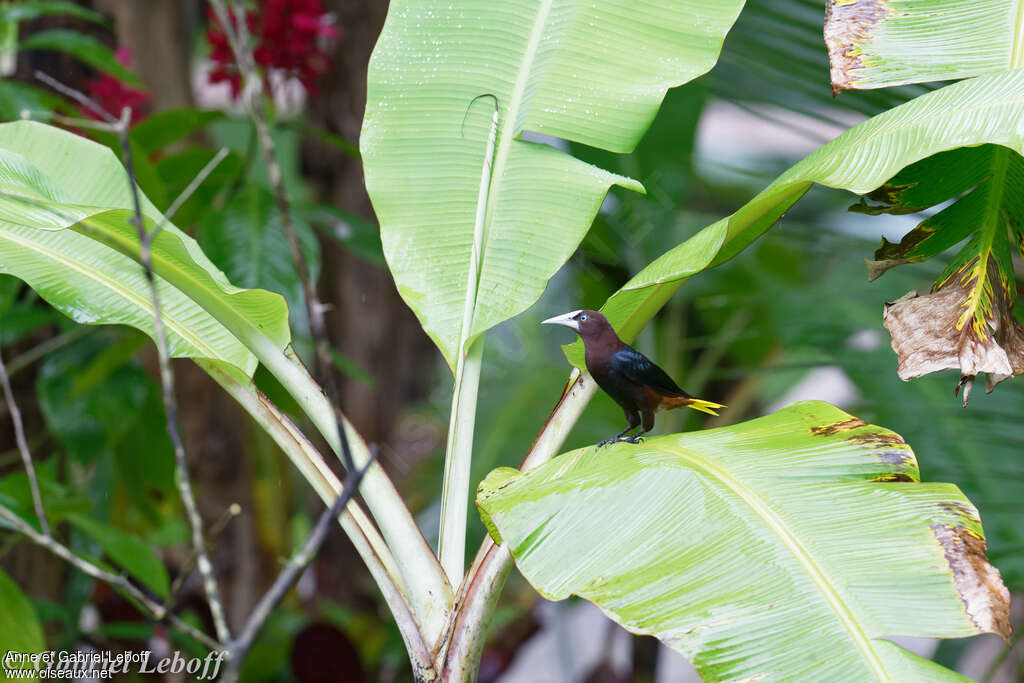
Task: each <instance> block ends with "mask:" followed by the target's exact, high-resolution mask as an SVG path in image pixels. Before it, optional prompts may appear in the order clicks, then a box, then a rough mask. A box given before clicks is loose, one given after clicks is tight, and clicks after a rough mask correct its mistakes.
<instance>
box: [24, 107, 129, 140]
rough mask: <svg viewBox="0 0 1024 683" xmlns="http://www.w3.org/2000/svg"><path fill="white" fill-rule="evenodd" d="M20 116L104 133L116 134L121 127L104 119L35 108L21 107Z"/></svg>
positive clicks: (118, 123) (117, 123)
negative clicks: (67, 114)
mask: <svg viewBox="0 0 1024 683" xmlns="http://www.w3.org/2000/svg"><path fill="white" fill-rule="evenodd" d="M21 118H23V119H32V120H36V121H43V122H50V121H53V122H55V123H60V124H63V125H65V126H73V127H74V128H88V129H90V130H98V131H102V132H104V133H113V134H115V135H116V134H117V131H119V130H120V129H121V123H120V122H116V123H107V122H106V121H97V120H95V119H83V118H81V117H78V116H64V115H63V114H57V113H55V112H52V111H39V110H36V109H22V110H21Z"/></svg>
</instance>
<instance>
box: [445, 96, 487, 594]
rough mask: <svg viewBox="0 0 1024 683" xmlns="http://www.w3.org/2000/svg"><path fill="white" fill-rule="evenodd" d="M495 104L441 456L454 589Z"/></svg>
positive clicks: (465, 494) (459, 566)
mask: <svg viewBox="0 0 1024 683" xmlns="http://www.w3.org/2000/svg"><path fill="white" fill-rule="evenodd" d="M498 115H499V111H498V105H497V103H495V105H494V114H493V115H492V116H491V130H490V133H488V135H487V146H486V147H485V148H484V163H483V165H482V166H481V167H480V187H479V190H478V192H477V200H476V217H475V219H474V221H473V246H472V248H471V249H470V255H469V271H468V272H467V274H466V301H465V305H464V307H463V311H462V328H461V331H460V333H459V335H460V336H459V357H458V364H457V366H456V368H455V387H454V389H453V390H452V409H451V413H450V415H449V421H448V445H447V447H446V448H445V456H444V486H443V489H442V492H441V531H440V538H439V539H438V544H437V545H438V557H439V559H440V561H441V567H442V568H443V569H444V572H445V574H446V575H447V576H448V583H450V584H451V585H452V586H458V585H459V584H460V583H461V582H462V572H463V571H464V570H465V562H466V515H467V509H468V506H469V501H468V499H469V486H470V482H469V472H470V466H471V464H472V458H473V431H474V427H475V425H476V403H477V401H476V399H477V392H478V390H479V387H480V366H481V363H482V362H483V356H484V334H483V333H480V334H479V335H478V336H476V338H472V339H471V338H470V330H471V329H473V313H474V311H475V310H476V298H477V291H478V289H479V287H480V266H481V263H480V261H481V259H482V258H483V250H484V244H486V241H487V223H486V215H487V198H488V196H489V195H490V192H491V173H492V166H493V163H494V146H495V142H496V140H497V136H498Z"/></svg>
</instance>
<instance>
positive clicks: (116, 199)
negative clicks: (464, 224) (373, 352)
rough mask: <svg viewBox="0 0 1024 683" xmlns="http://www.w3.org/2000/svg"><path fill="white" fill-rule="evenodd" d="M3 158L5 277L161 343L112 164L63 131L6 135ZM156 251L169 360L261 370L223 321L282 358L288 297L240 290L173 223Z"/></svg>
mask: <svg viewBox="0 0 1024 683" xmlns="http://www.w3.org/2000/svg"><path fill="white" fill-rule="evenodd" d="M0 158H2V159H3V160H4V163H3V164H2V165H0V244H2V245H3V253H4V259H3V261H0V272H5V273H10V274H13V275H16V276H17V277H19V278H21V279H23V280H25V281H26V282H27V283H28V284H29V285H30V286H32V287H33V288H34V289H35V290H36V291H37V292H38V293H39V294H40V296H42V297H43V298H44V299H46V300H47V301H48V302H50V303H51V304H52V305H53V306H55V307H56V308H58V309H59V310H61V311H62V312H63V313H65V314H66V315H68V316H69V317H71V318H72V319H74V320H76V321H78V322H82V323H92V324H97V323H122V324H128V325H131V326H133V327H136V328H138V329H140V330H142V331H144V332H146V333H147V334H149V335H150V336H152V334H153V331H152V327H153V312H152V302H151V301H150V298H149V296H148V294H147V293H146V292H147V289H148V287H147V284H146V282H145V276H144V274H143V272H142V270H141V268H140V267H139V265H138V263H137V262H136V261H135V260H134V259H133V258H131V257H129V255H135V254H137V252H138V238H137V235H136V232H135V228H134V227H133V226H132V225H130V224H129V222H128V221H129V219H130V217H131V216H132V212H131V210H130V208H129V207H131V205H132V204H131V196H130V191H129V186H128V181H127V176H126V175H125V173H124V169H123V168H122V166H121V165H120V163H119V162H118V161H117V158H116V157H115V156H114V155H113V153H112V152H110V150H108V149H106V148H105V147H103V146H101V145H98V144H96V143H94V142H91V141H89V140H86V139H84V138H80V137H78V136H75V135H73V134H71V133H68V132H66V131H61V130H59V129H56V128H51V127H49V126H45V125H42V124H38V123H33V122H27V121H19V122H16V123H9V124H4V125H0ZM82 168H88V169H89V172H88V173H83V172H82V171H81V169H82ZM143 213H144V214H145V220H146V225H147V229H152V228H153V227H154V225H155V221H157V220H159V219H160V213H159V212H158V211H157V210H156V208H155V207H154V206H153V205H152V204H151V203H150V202H149V201H148V200H145V198H143ZM152 250H153V263H154V269H155V270H156V272H157V274H158V275H159V276H160V277H158V282H157V284H158V290H159V292H160V300H161V308H162V313H163V316H164V322H165V326H166V329H167V333H168V345H169V350H170V352H171V354H172V355H175V356H185V357H203V358H211V359H214V360H221V361H224V362H228V363H230V364H232V365H234V366H236V367H238V368H240V369H242V370H244V371H245V372H246V373H247V374H249V375H251V374H252V371H253V370H254V369H255V366H256V359H255V357H254V356H253V354H252V353H251V352H250V351H249V350H248V349H247V348H246V347H245V346H244V345H243V344H242V343H241V342H239V340H238V339H237V337H236V336H235V335H233V334H231V333H230V332H228V330H227V329H226V328H225V327H224V325H222V324H221V323H220V322H218V319H223V318H224V316H227V317H229V318H231V319H232V320H233V321H234V322H233V324H236V325H238V326H240V327H244V328H245V329H248V330H253V331H254V332H253V333H254V334H255V335H259V336H260V338H265V339H267V340H268V341H269V342H270V343H273V344H275V345H276V346H277V348H279V349H280V348H283V347H284V346H286V345H287V344H288V342H289V340H290V332H289V330H288V323H287V308H286V306H285V304H284V300H283V299H282V298H281V297H280V296H279V295H275V294H271V293H269V292H265V291H260V290H241V289H238V288H236V287H234V286H232V285H231V284H230V283H229V282H228V280H227V278H225V276H224V274H223V273H221V272H220V271H219V270H218V269H217V268H216V266H214V265H213V263H211V262H210V260H209V259H208V258H206V256H204V255H203V253H202V251H201V250H200V249H199V247H198V245H196V243H195V241H194V240H192V239H191V238H190V237H188V236H187V235H185V234H184V233H182V232H181V231H180V230H178V229H177V228H176V227H175V226H173V225H171V224H167V225H165V226H164V229H163V231H162V232H161V233H160V235H159V236H158V237H157V238H156V239H155V240H154V242H153V246H152ZM172 283H173V284H172ZM211 312H216V313H217V314H218V315H219V316H220V318H217V319H215V318H214V316H213V314H211Z"/></svg>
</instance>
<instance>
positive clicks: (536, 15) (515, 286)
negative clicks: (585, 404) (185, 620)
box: [360, 0, 743, 370]
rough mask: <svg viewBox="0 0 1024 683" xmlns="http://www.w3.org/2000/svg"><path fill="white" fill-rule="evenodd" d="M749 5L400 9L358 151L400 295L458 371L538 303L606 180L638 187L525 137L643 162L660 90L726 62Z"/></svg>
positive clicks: (380, 56) (519, 0) (378, 53)
mask: <svg viewBox="0 0 1024 683" xmlns="http://www.w3.org/2000/svg"><path fill="white" fill-rule="evenodd" d="M742 4H743V3H742V1H740V0H727V1H723V2H716V3H698V2H692V1H691V2H678V1H670V0H660V1H658V2H653V3H648V4H647V5H645V6H644V7H643V8H642V11H640V10H639V9H638V8H637V7H636V6H635V4H632V3H628V2H625V1H624V0H602V1H600V2H593V3H584V4H580V3H574V2H569V1H568V0H506V1H504V2H500V3H494V2H482V1H477V2H464V3H460V4H459V5H458V6H457V7H456V6H453V5H451V4H449V3H444V2H427V3H410V2H408V1H404V2H396V3H393V4H392V5H391V7H390V9H389V12H388V18H387V22H386V23H385V27H384V31H383V33H382V34H381V37H380V39H379V41H378V43H377V47H376V48H375V50H374V53H373V57H372V58H371V62H370V71H369V82H368V97H367V110H366V117H365V119H364V121H363V130H362V135H361V136H360V149H361V152H362V156H363V161H364V169H365V173H366V184H367V188H368V190H369V192H370V197H371V199H372V200H373V205H374V209H375V210H376V212H377V217H378V219H379V221H380V224H381V238H382V241H383V246H384V253H385V256H386V257H387V259H388V264H389V266H390V268H391V271H392V273H393V274H394V277H395V280H396V282H397V284H398V289H399V292H400V293H401V295H402V297H403V298H404V299H405V301H406V303H408V304H409V306H410V307H411V308H412V309H413V311H415V313H416V315H417V316H418V317H419V319H420V321H421V323H422V324H423V326H424V329H425V330H426V331H427V333H428V334H429V335H430V337H431V338H432V339H433V340H434V342H435V343H436V344H437V345H438V347H439V348H440V349H441V352H442V355H443V356H444V358H445V359H446V361H447V362H448V364H449V366H450V367H452V369H453V370H454V369H455V368H456V366H457V365H458V364H459V363H458V358H459V357H460V356H461V355H462V354H463V353H464V352H465V351H466V349H467V348H468V347H469V345H470V344H471V343H472V342H473V340H474V339H475V338H476V337H478V336H479V335H480V334H481V333H483V332H484V331H485V330H487V329H489V328H491V327H493V326H494V325H497V324H498V323H500V322H502V321H504V320H506V319H508V318H510V317H511V316H514V315H516V314H518V313H520V312H521V311H523V310H524V309H525V308H526V307H528V306H529V305H530V304H531V303H533V302H534V301H535V300H536V299H537V298H538V297H539V296H540V294H541V293H542V292H543V290H544V287H545V286H546V283H547V281H548V279H549V278H550V277H551V276H552V275H553V274H554V273H555V271H557V270H558V268H559V267H561V265H562V264H563V263H564V262H565V261H566V259H567V258H568V257H569V255H570V254H571V253H572V252H573V251H574V250H575V249H576V247H577V246H578V245H579V243H580V240H581V239H582V238H583V235H584V234H585V233H586V231H587V229H588V228H589V226H590V223H591V221H592V220H593V218H594V215H595V214H596V212H597V210H598V208H599V207H600V204H601V202H602V199H603V197H604V195H605V193H606V192H607V190H608V188H609V187H610V186H611V185H613V184H618V185H622V186H624V187H628V188H630V189H633V190H637V191H640V190H642V187H641V186H640V184H639V183H637V182H635V181H633V180H630V179H628V178H625V177H622V176H619V175H616V174H612V173H608V172H606V171H603V170H601V169H598V168H595V167H593V166H590V165H588V164H585V163H583V162H581V161H579V160H578V159H575V158H573V157H570V156H568V155H566V154H564V153H562V152H560V151H557V150H555V149H553V148H551V147H549V146H547V145H541V144H537V143H533V142H527V141H525V140H523V139H522V137H521V136H522V133H523V132H524V131H533V132H538V133H544V134H547V135H551V136H555V137H559V138H565V139H568V140H572V141H576V142H581V143H584V144H587V145H591V146H594V147H599V148H602V149H607V150H611V151H614V152H628V151H630V150H632V149H633V147H634V146H635V145H636V144H637V141H638V140H639V139H640V137H641V136H642V135H643V133H644V131H645V130H646V129H647V127H648V125H650V122H651V121H652V119H653V118H654V115H655V113H656V112H657V109H658V106H659V104H660V103H661V100H662V98H663V97H664V95H665V91H666V90H667V89H668V88H669V87H672V86H675V85H679V84H681V83H685V82H687V81H689V80H691V79H692V78H694V77H696V76H698V75H700V74H702V73H704V72H705V71H707V70H708V69H710V68H711V66H712V65H713V64H714V63H715V60H716V59H717V57H718V53H719V50H720V48H721V44H722V40H723V39H724V37H725V33H726V31H728V29H729V27H730V26H731V25H732V23H733V21H734V20H735V18H736V16H737V14H738V13H739V10H740V8H741V6H742ZM495 109H496V110H497V111H496V113H497V117H498V131H497V138H496V142H495V146H494V147H493V152H494V157H493V170H491V171H489V172H488V171H487V170H485V169H484V165H485V157H486V156H487V155H488V154H489V153H490V151H491V149H492V148H491V146H490V142H489V139H488V136H489V134H490V131H491V122H492V114H493V113H495ZM464 117H465V124H464V125H463V118H464ZM482 171H483V174H482ZM478 209H479V220H477V216H478Z"/></svg>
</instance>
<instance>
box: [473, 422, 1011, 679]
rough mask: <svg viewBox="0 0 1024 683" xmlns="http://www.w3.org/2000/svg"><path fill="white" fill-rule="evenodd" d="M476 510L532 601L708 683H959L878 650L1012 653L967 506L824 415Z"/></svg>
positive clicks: (610, 465) (715, 434)
mask: <svg viewBox="0 0 1024 683" xmlns="http://www.w3.org/2000/svg"><path fill="white" fill-rule="evenodd" d="M477 505H478V506H479V507H480V509H481V512H482V516H483V518H484V521H485V523H486V524H487V525H488V527H489V528H490V529H491V532H492V536H494V538H495V539H496V540H497V539H501V542H503V543H505V544H506V545H507V546H508V548H509V549H510V550H511V552H512V554H513V556H514V557H515V559H516V563H517V566H518V567H519V570H520V571H521V572H522V574H523V576H524V577H526V579H527V580H528V581H530V583H531V584H533V586H534V587H535V588H536V589H537V590H538V591H540V592H541V594H543V595H544V596H546V597H548V598H550V599H563V598H565V597H568V596H569V595H572V594H576V595H580V596H581V597H584V598H586V599H587V600H590V601H592V602H594V603H596V604H597V605H598V606H600V607H601V608H602V609H603V610H604V611H605V613H606V614H608V615H609V616H610V617H611V618H612V619H614V620H615V621H617V622H618V623H620V624H622V625H623V626H624V627H626V628H627V629H629V630H630V631H633V632H634V633H642V634H651V635H655V636H657V637H658V638H660V639H661V640H662V641H664V642H665V643H666V644H667V645H668V646H669V647H671V648H673V649H675V650H677V651H678V652H680V653H681V654H683V655H685V656H686V657H687V658H688V659H689V660H690V661H691V662H692V663H693V665H694V666H695V667H696V668H697V671H698V673H700V674H701V676H702V677H703V678H704V679H705V680H740V679H748V678H765V679H768V680H804V679H809V678H811V679H816V680H835V681H842V680H847V681H852V680H868V679H871V680H891V681H904V680H950V679H957V680H962V679H960V677H959V676H957V675H956V674H954V673H953V672H951V671H948V670H946V669H943V668H942V667H939V666H937V665H934V664H932V663H930V662H927V661H926V660H923V659H921V658H919V657H917V656H916V655H913V654H911V653H909V652H907V651H906V650H903V649H902V648H900V647H898V646H896V645H894V644H893V643H891V642H888V641H886V640H884V638H885V637H886V636H891V635H908V636H922V637H939V638H953V637H964V636H968V635H973V634H977V633H988V632H994V633H999V634H1001V635H1003V636H1004V637H1006V636H1007V635H1008V634H1009V629H1010V625H1009V621H1008V619H1009V611H1008V610H1009V593H1008V591H1006V588H1005V587H1004V586H1003V584H1002V581H1001V580H1000V578H999V573H998V571H997V570H996V569H995V568H993V567H992V566H991V565H989V564H988V563H987V560H986V559H985V555H984V550H985V542H984V536H983V535H982V529H981V523H980V520H979V519H978V516H977V511H976V510H975V508H974V506H972V505H971V504H970V502H969V501H968V500H967V499H966V498H965V497H964V496H963V494H962V493H960V491H959V490H958V489H957V488H956V487H955V486H953V485H951V484H932V483H928V484H925V483H921V482H920V480H919V474H918V468H917V462H916V460H915V458H914V454H913V452H912V451H911V450H910V448H909V446H907V445H906V444H905V443H904V442H903V440H902V439H901V438H900V437H899V435H897V434H895V433H893V432H890V431H888V430H886V429H882V428H880V427H875V426H872V425H865V424H864V423H863V422H862V421H860V420H858V419H857V418H855V417H852V416H850V415H848V414H847V413H844V412H843V411H841V410H839V409H837V408H834V407H832V406H830V405H828V404H825V403H820V402H805V403H798V404H795V405H793V406H790V407H788V408H786V409H784V410H781V411H779V412H777V413H774V414H772V415H768V416H766V417H762V418H758V419H756V420H751V421H749V422H744V423H741V424H737V425H733V426H731V427H726V428H723V429H714V430H707V431H703V432H690V433H687V434H673V435H669V436H664V437H657V438H652V439H648V440H647V441H645V442H644V443H642V444H641V445H638V446H636V445H632V444H617V445H613V446H612V447H609V448H604V449H601V450H597V449H595V448H593V447H587V448H584V449H581V450H578V451H573V452H570V453H566V454H564V455H561V456H559V457H557V458H555V459H554V460H552V461H551V462H548V463H546V464H544V465H541V466H540V467H537V468H535V469H533V470H530V471H529V472H526V473H522V472H518V471H516V470H511V469H507V468H503V469H499V470H495V471H494V472H493V473H492V474H491V475H490V476H489V477H488V479H486V480H485V481H484V482H483V484H482V485H481V487H480V491H479V493H478V496H477ZM752 633H756V634H757V637H756V638H751V634H752ZM794 653H803V656H799V655H797V656H795V655H794Z"/></svg>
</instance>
